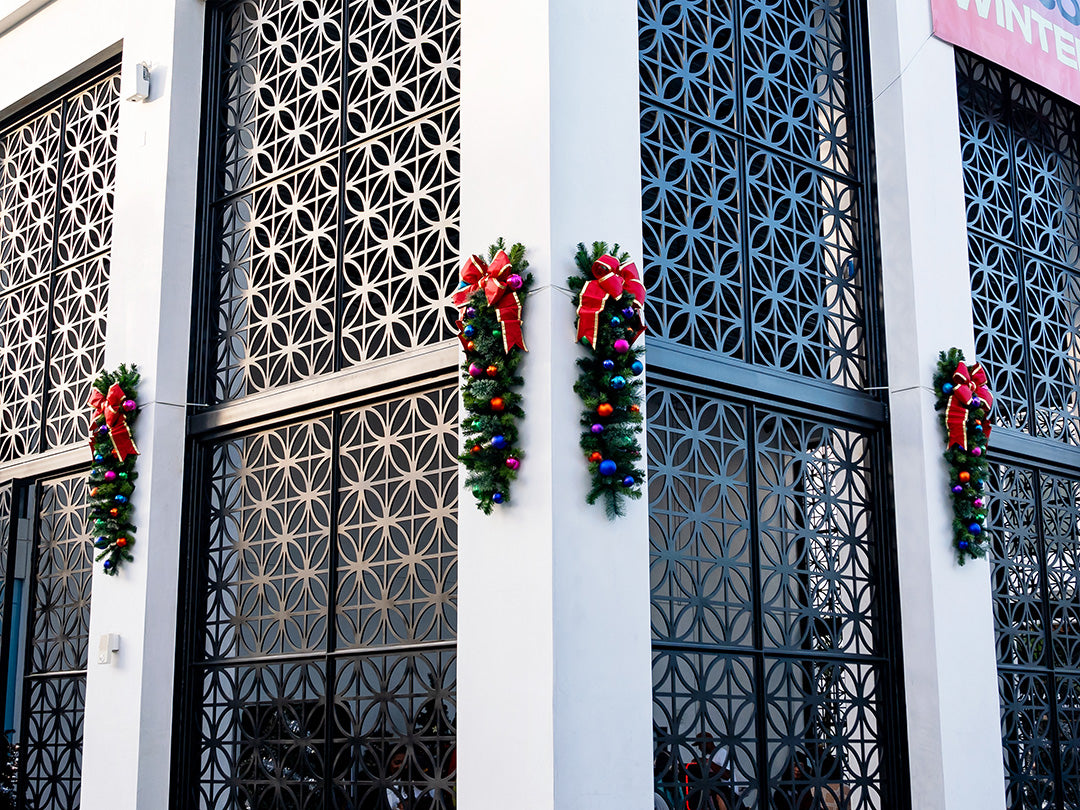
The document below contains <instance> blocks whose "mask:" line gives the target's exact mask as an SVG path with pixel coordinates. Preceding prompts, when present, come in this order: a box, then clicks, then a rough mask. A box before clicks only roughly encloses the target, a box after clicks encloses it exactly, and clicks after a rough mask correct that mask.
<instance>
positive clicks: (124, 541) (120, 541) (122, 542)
mask: <svg viewBox="0 0 1080 810" xmlns="http://www.w3.org/2000/svg"><path fill="white" fill-rule="evenodd" d="M116 545H118V546H120V548H123V547H124V546H126V545H127V538H126V537H118V538H116Z"/></svg>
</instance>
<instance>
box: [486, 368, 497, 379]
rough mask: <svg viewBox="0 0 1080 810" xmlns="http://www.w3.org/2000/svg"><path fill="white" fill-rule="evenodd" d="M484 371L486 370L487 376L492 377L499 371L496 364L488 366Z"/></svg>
mask: <svg viewBox="0 0 1080 810" xmlns="http://www.w3.org/2000/svg"><path fill="white" fill-rule="evenodd" d="M486 372H487V375H488V376H489V377H494V376H495V375H496V374H498V373H499V367H498V366H488V367H487V369H486Z"/></svg>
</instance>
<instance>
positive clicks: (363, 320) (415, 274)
mask: <svg viewBox="0 0 1080 810" xmlns="http://www.w3.org/2000/svg"><path fill="white" fill-rule="evenodd" d="M458 6H459V4H458V2H457V0H392V1H391V2H384V0H352V1H351V2H342V0H311V2H304V3H299V2H294V1H293V0H244V1H241V2H233V3H227V4H223V5H222V6H220V7H218V8H216V9H214V10H213V11H212V12H211V17H212V19H211V27H212V31H213V36H212V38H211V42H212V43H213V44H212V48H213V49H214V50H213V56H212V58H211V63H210V71H211V80H210V88H211V93H212V103H211V107H210V115H211V117H212V121H213V123H212V126H211V128H210V132H209V138H210V142H209V144H208V146H207V150H208V152H209V157H210V165H209V169H208V175H209V177H210V181H209V183H208V185H209V190H208V194H209V206H210V215H209V221H208V223H207V225H206V227H205V228H204V231H205V233H204V248H203V252H204V261H205V262H207V263H209V265H210V267H209V270H210V277H211V279H212V280H211V281H209V282H208V288H207V289H206V290H205V293H204V296H203V297H204V301H203V306H204V307H205V308H206V309H207V311H208V327H209V332H210V333H211V334H210V335H209V337H210V341H209V343H210V345H211V346H212V348H211V349H210V351H211V356H209V357H207V358H206V359H205V365H206V367H207V368H206V375H205V377H206V378H205V379H201V380H200V387H204V388H206V390H205V391H200V392H199V393H198V395H197V396H198V398H199V401H201V402H211V401H215V402H218V401H224V400H230V399H235V398H238V397H243V396H245V395H248V394H253V393H257V392H261V391H266V390H269V389H273V388H276V387H279V386H283V385H287V384H289V383H294V382H297V381H299V380H305V379H308V378H311V377H315V376H318V375H322V374H327V373H330V372H335V371H339V370H342V369H346V368H351V367H355V366H357V365H360V364H363V363H366V362H369V361H371V360H378V359H385V358H390V357H393V356H396V355H400V354H402V353H406V352H409V351H410V350H414V349H418V348H422V347H425V346H430V345H432V344H435V343H438V342H440V341H444V340H446V339H448V338H451V337H452V336H453V334H454V331H453V317H454V315H453V312H452V309H451V308H450V307H449V306H448V296H449V293H450V292H451V291H452V290H453V288H454V286H455V279H456V276H455V273H454V271H455V267H454V265H455V263H456V259H457V239H458V237H457V208H458V174H459V148H458V113H457V104H458V94H459V89H458V85H459V68H458V61H459V49H460V44H459V10H458Z"/></svg>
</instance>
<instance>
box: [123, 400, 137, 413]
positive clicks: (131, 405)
mask: <svg viewBox="0 0 1080 810" xmlns="http://www.w3.org/2000/svg"><path fill="white" fill-rule="evenodd" d="M122 407H123V409H124V410H125V411H133V410H135V400H133V399H125V400H124V404H123V406H122Z"/></svg>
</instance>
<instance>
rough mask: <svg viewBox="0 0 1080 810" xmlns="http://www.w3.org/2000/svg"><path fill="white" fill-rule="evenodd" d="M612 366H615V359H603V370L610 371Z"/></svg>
mask: <svg viewBox="0 0 1080 810" xmlns="http://www.w3.org/2000/svg"><path fill="white" fill-rule="evenodd" d="M614 368H615V361H614V360H605V361H604V371H612V370H613V369H614Z"/></svg>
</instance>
